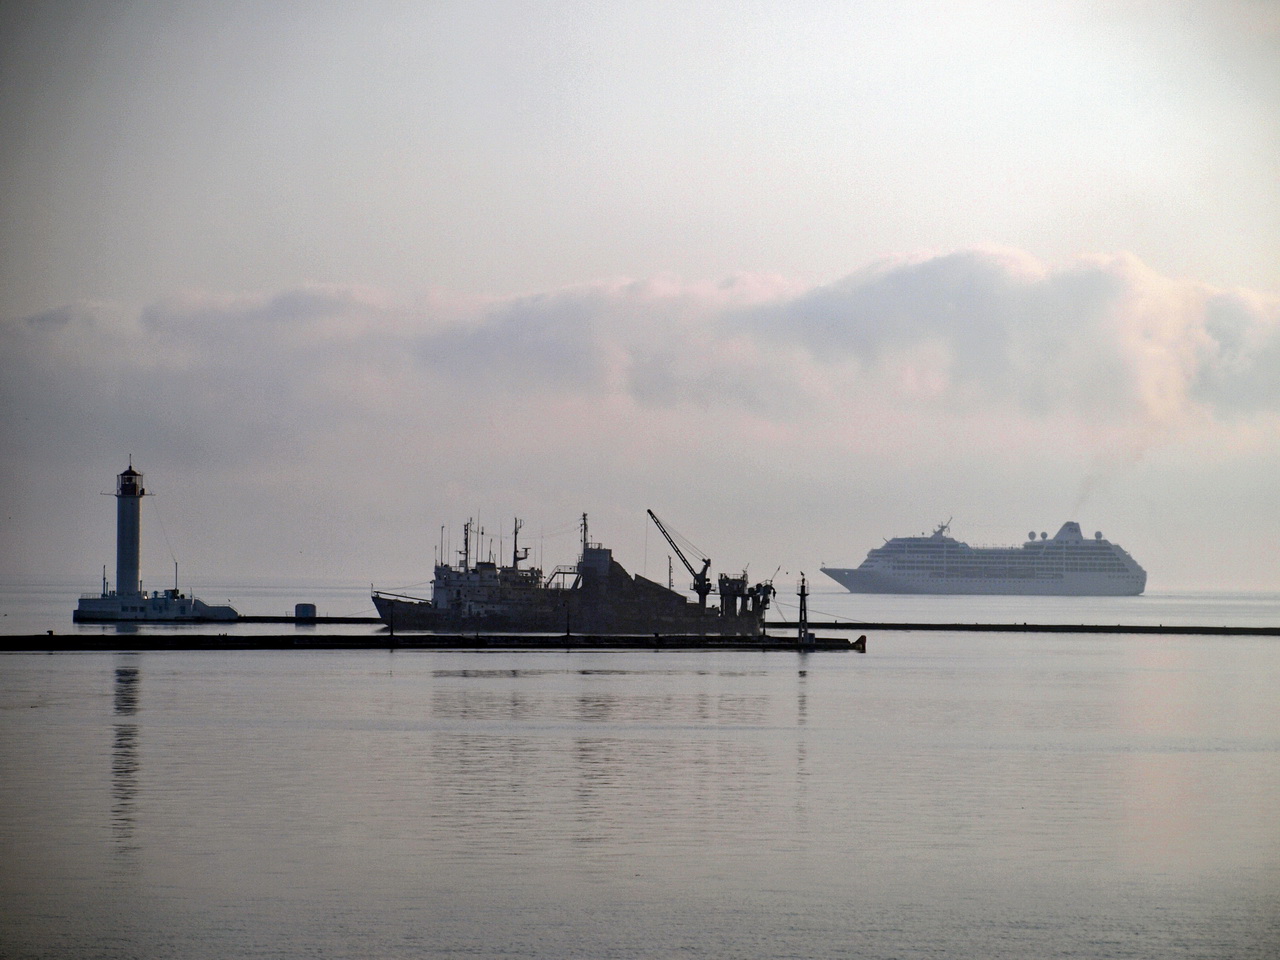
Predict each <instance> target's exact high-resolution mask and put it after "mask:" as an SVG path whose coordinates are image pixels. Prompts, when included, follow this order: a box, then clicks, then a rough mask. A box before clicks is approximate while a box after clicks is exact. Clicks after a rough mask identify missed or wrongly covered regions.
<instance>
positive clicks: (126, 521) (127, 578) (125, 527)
mask: <svg viewBox="0 0 1280 960" xmlns="http://www.w3.org/2000/svg"><path fill="white" fill-rule="evenodd" d="M144 496H146V490H144V489H143V488H142V474H140V473H139V472H138V471H137V470H134V469H133V464H132V463H130V464H129V468H128V469H127V470H125V472H124V473H122V474H119V475H118V476H117V477H116V593H117V594H118V595H120V596H137V595H138V594H139V593H141V592H142V591H141V580H140V575H139V572H138V571H139V561H140V553H141V541H142V536H141V531H142V498H143V497H144Z"/></svg>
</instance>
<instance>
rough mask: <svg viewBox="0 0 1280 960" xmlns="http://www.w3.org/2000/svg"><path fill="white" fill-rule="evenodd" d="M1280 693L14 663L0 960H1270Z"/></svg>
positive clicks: (1201, 675)
mask: <svg viewBox="0 0 1280 960" xmlns="http://www.w3.org/2000/svg"><path fill="white" fill-rule="evenodd" d="M232 596H234V594H232ZM214 599H223V598H214ZM302 599H311V598H302ZM322 599H323V598H322ZM971 599H972V601H973V602H972V603H970V604H969V606H968V610H969V612H974V613H976V612H977V611H993V610H994V611H995V612H996V613H1001V612H1002V613H1004V614H1005V615H1006V616H1008V617H1018V618H1019V620H1026V621H1034V620H1036V619H1038V618H1039V617H1040V616H1041V615H1042V614H1043V608H1036V607H1034V606H1028V605H1027V603H1028V602H1027V601H1025V600H1024V601H1022V602H1021V606H1017V605H1014V606H1009V605H1007V604H1006V603H1005V602H1004V600H1003V598H1002V599H1001V601H999V602H997V601H996V600H993V599H992V598H971ZM1143 600H1148V601H1150V600H1154V601H1155V602H1154V603H1152V604H1149V605H1148V607H1147V609H1148V610H1149V611H1154V612H1155V614H1156V616H1158V617H1168V616H1172V615H1177V614H1179V612H1181V614H1182V615H1186V616H1188V617H1189V618H1190V619H1192V620H1196V619H1200V618H1201V617H1202V616H1203V615H1204V614H1206V613H1213V614H1216V615H1219V616H1229V617H1231V618H1234V619H1236V620H1239V619H1247V618H1250V617H1255V618H1257V619H1261V620H1266V619H1267V617H1268V616H1269V615H1270V616H1271V617H1272V619H1271V621H1270V622H1271V623H1272V624H1274V622H1275V619H1274V615H1273V614H1274V610H1275V607H1274V598H1271V599H1268V598H1265V597H1264V598H1262V599H1260V600H1259V599H1256V598H1246V599H1245V600H1240V599H1238V598H1235V599H1233V598H1227V599H1219V600H1217V601H1215V599H1214V598H1206V597H1191V598H1189V599H1187V600H1186V601H1185V602H1183V601H1180V600H1179V599H1178V598H1177V597H1164V598H1153V597H1145V598H1132V599H1131V600H1129V601H1126V602H1128V603H1136V602H1139V601H1143ZM878 602H879V603H880V604H881V606H880V607H879V608H878V609H879V610H893V609H899V610H902V611H903V614H904V615H903V619H907V616H906V615H907V614H911V615H912V616H915V617H916V618H918V619H925V617H923V616H920V611H921V610H924V611H925V612H926V613H930V612H932V613H936V614H937V615H938V616H940V617H941V616H943V615H944V614H945V615H948V616H950V613H951V612H952V611H954V610H956V609H958V605H948V604H945V603H939V604H938V605H937V606H931V605H930V604H928V603H926V604H923V605H921V604H915V605H907V606H906V607H897V606H895V605H896V604H899V603H900V601H899V600H896V599H895V600H887V599H885V598H880V600H879V601H878ZM841 604H848V606H845V607H843V608H842V609H844V610H845V611H846V612H861V611H863V610H865V609H866V608H867V606H868V604H867V598H849V597H844V596H838V595H830V596H826V595H819V596H817V597H815V598H813V599H812V600H811V606H813V607H815V608H818V609H819V610H822V609H826V608H829V607H831V606H840V605H841ZM993 604H994V606H992V605H993ZM1188 605H1189V606H1190V607H1192V608H1193V609H1191V610H1190V611H1188V610H1187V609H1181V611H1180V608H1184V607H1186V606H1188ZM1268 605H1270V606H1268ZM1051 606H1053V605H1051ZM1158 606H1162V607H1163V609H1159V610H1157V609H1156V608H1157V607H1158ZM872 607H873V608H874V604H873V605H872ZM1098 609H1102V607H1100V606H1096V605H1094V604H1093V603H1091V604H1090V605H1088V606H1080V607H1072V606H1070V605H1067V606H1065V607H1063V608H1061V609H1060V610H1059V613H1060V614H1061V615H1064V616H1066V615H1071V616H1076V615H1080V614H1081V613H1082V612H1088V611H1092V610H1098ZM1133 609H1139V610H1141V609H1142V607H1141V606H1138V607H1136V608H1134V607H1129V608H1123V605H1122V607H1116V606H1111V607H1107V608H1106V610H1107V611H1108V612H1110V611H1113V610H1117V611H1119V612H1121V613H1124V614H1126V615H1128V614H1129V613H1130V612H1131V611H1132V610H1133ZM1268 610H1270V611H1271V612H1272V613H1271V614H1268V612H1267V611H1268ZM881 615H882V614H880V613H877V614H876V616H875V617H867V618H865V619H875V618H877V617H880V616H881ZM982 615H984V616H985V615H988V614H987V613H983V614H982ZM954 619H965V618H964V617H960V616H956V617H955V618H954ZM1090 619H1092V618H1090ZM1126 619H1128V616H1126ZM1117 622H1120V621H1117ZM1155 622H1169V621H1161V620H1156V621H1155ZM60 630H61V628H60ZM1277 689H1280V641H1277V640H1276V639H1274V638H1256V637H1184V636H1174V635H1161V636H1142V637H1135V636H1121V635H1044V634H1041V635H1035V634H1015V635H1009V634H983V633H976V634H969V633H945V632H936V633H934V632H928V633H926V632H918V633H875V632H873V633H871V635H870V636H869V649H868V653H867V654H865V655H857V654H852V653H821V652H819V653H811V654H784V653H755V654H752V653H728V652H679V653H671V652H665V653H657V652H653V653H649V652H643V651H627V652H604V651H596V652H582V651H577V652H563V651H561V652H528V651H526V652H497V651H495V652H465V651H457V652H454V651H450V652H427V651H403V650H401V651H396V652H390V651H386V652H383V651H372V652H371V651H361V652H355V651H331V652H314V651H310V652H309V651H302V650H300V651H286V652H279V651H248V652H235V653H220V652H189V653H186V652H147V653H131V652H128V649H127V638H122V647H121V651H120V652H116V653H78V654H41V653H11V654H7V655H0V956H4V957H7V958H28V957H70V956H74V957H88V958H93V957H111V958H115V957H121V958H123V957H183V958H187V957H190V958H206V957H207V958H214V957H217V958H222V957H230V956H235V957H280V958H293V957H343V958H345V957H351V958H356V957H360V958H365V957H388V958H400V957H404V958H409V957H433V958H435V957H439V958H476V957H522V958H523V957H534V958H565V957H567V958H577V957H581V958H651V957H658V958H666V957H717V958H720V957H732V958H779V957H795V958H828V957H830V958H837V957H849V958H852V957H865V958H935V957H936V958H974V960H978V958H1001V957H1007V958H1029V957H1033V958H1040V957H1055V956H1060V957H1073V958H1129V957H1144V958H1145V957H1150V958H1173V957H1186V958H1250V957H1256V958H1270V957H1275V956H1277V955H1280V697H1278V696H1277V694H1276V691H1277Z"/></svg>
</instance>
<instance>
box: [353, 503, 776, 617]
mask: <svg viewBox="0 0 1280 960" xmlns="http://www.w3.org/2000/svg"><path fill="white" fill-rule="evenodd" d="M654 519H655V521H656V520H657V518H656V517H655V518H654ZM520 526H521V524H520V521H519V520H517V521H516V523H515V530H514V534H515V536H514V538H513V539H514V542H515V544H516V546H514V547H513V551H512V560H511V564H510V566H501V565H499V564H498V563H497V562H495V561H493V560H492V559H489V560H474V561H473V560H472V556H471V542H472V535H473V526H472V524H471V523H470V522H468V523H467V524H465V525H464V527H463V540H464V544H465V546H464V548H463V549H462V550H461V551H459V555H460V558H461V561H462V562H461V563H460V564H456V565H451V564H447V563H437V564H436V566H435V571H434V576H433V578H432V581H431V597H430V599H427V598H422V597H414V596H408V595H405V594H400V593H392V592H389V591H385V590H375V591H373V603H374V606H375V607H376V608H377V610H378V616H380V617H381V618H382V620H383V622H384V623H386V624H387V625H388V627H390V628H391V629H393V630H442V631H457V630H493V631H509V632H531V633H538V632H555V633H595V634H699V633H711V634H723V635H735V636H758V635H759V634H761V633H762V632H763V628H764V615H765V611H766V610H767V609H768V607H769V601H770V599H771V597H772V595H773V585H772V584H771V583H767V582H766V583H758V584H755V585H754V586H750V587H748V586H747V580H746V576H745V575H744V576H742V577H726V576H721V577H720V579H719V586H720V604H719V606H718V607H715V606H708V604H707V594H708V593H710V592H711V589H710V588H709V587H706V588H704V587H703V585H704V584H706V582H707V581H706V570H707V567H709V565H710V560H707V561H706V563H705V564H704V566H703V569H702V572H701V578H699V577H698V576H697V571H694V573H695V583H694V589H695V592H697V594H698V600H697V601H696V602H691V601H690V600H689V599H688V598H687V597H685V596H684V595H683V594H681V593H678V592H677V591H675V590H674V589H671V587H669V586H663V585H662V584H660V583H656V582H654V581H652V580H649V579H647V578H645V577H642V576H640V575H639V574H636V575H634V576H633V575H631V574H629V573H628V572H627V571H626V570H625V569H624V568H623V566H622V565H621V564H620V563H618V561H616V560H614V559H613V551H612V550H610V549H609V548H608V547H605V546H602V545H601V544H599V543H593V542H592V541H591V540H590V539H589V537H588V535H587V518H586V515H585V514H584V515H583V517H582V552H581V554H580V556H579V559H578V562H577V564H575V565H573V566H567V565H566V566H560V567H557V568H556V569H555V570H553V571H552V572H551V573H550V574H547V575H544V574H543V571H542V570H541V569H539V568H538V567H533V566H530V567H522V566H521V562H522V561H524V560H526V559H527V556H528V553H527V550H522V549H521V548H520V547H519V546H518V543H519V540H518V537H519V533H520ZM659 528H660V529H662V528H661V526H660V527H659ZM663 532H664V534H665V533H666V531H665V530H664V531H663ZM673 545H674V544H673ZM681 559H682V560H684V556H683V555H681ZM685 563H686V565H688V561H685ZM690 569H691V570H692V567H690Z"/></svg>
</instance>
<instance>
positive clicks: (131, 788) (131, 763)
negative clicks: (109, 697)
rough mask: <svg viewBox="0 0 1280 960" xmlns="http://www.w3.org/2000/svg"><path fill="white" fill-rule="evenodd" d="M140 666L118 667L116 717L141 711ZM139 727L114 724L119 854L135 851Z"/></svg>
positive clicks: (114, 832) (114, 830) (114, 828)
mask: <svg viewBox="0 0 1280 960" xmlns="http://www.w3.org/2000/svg"><path fill="white" fill-rule="evenodd" d="M139 683H140V677H139V674H138V668H137V667H132V666H130V667H116V673H115V716H116V717H117V718H124V717H134V716H136V715H137V713H138V710H139V700H140V696H141V690H140V687H139ZM140 770H141V763H140V761H139V759H138V724H137V723H135V722H132V721H125V720H122V719H117V721H116V722H115V724H113V725H112V747H111V837H112V839H113V840H114V841H115V842H116V849H117V852H118V853H121V854H129V853H132V852H133V851H134V850H136V849H137V848H136V846H135V845H134V842H133V835H134V826H135V805H136V802H137V796H138V776H139V773H140Z"/></svg>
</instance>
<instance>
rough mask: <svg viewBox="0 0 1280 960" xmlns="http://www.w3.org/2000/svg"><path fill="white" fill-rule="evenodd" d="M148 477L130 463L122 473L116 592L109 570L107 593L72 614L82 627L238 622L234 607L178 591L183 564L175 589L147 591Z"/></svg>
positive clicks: (118, 486) (83, 600)
mask: <svg viewBox="0 0 1280 960" xmlns="http://www.w3.org/2000/svg"><path fill="white" fill-rule="evenodd" d="M145 496H147V491H146V489H145V488H143V486H142V474H141V473H139V472H138V471H137V470H135V469H133V462H132V461H130V462H129V467H128V469H126V470H125V472H124V473H121V474H117V475H116V492H115V498H116V588H115V589H114V590H110V589H108V588H107V578H106V571H105V569H104V571H103V577H102V594H101V595H100V596H92V595H90V596H83V597H81V598H80V603H79V605H78V606H77V607H76V609H75V611H74V612H73V613H72V615H71V619H72V620H74V621H75V622H76V623H113V622H119V621H142V620H151V621H162V622H163V621H202V620H218V621H226V620H235V619H237V618H238V617H239V614H237V613H236V611H235V610H234V609H232V608H231V607H227V606H221V605H218V606H214V605H212V604H208V603H205V602H204V601H203V600H197V599H196V598H195V597H188V596H186V595H185V594H183V593H180V592H179V591H178V585H177V583H176V580H177V564H175V565H174V580H175V583H174V585H173V589H172V590H153V591H152V592H151V593H150V594H148V593H146V592H144V591H143V589H142V577H141V567H140V563H141V553H142V551H141V546H142V498H143V497H145Z"/></svg>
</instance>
